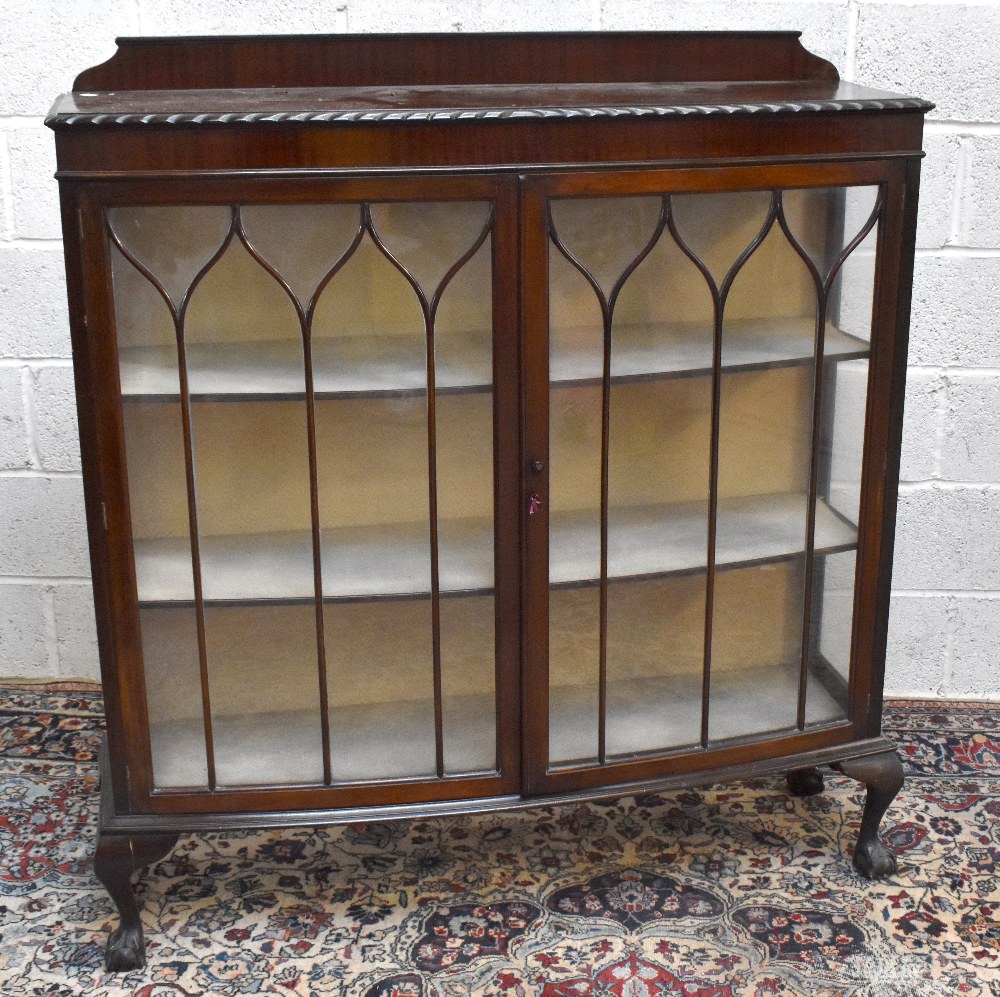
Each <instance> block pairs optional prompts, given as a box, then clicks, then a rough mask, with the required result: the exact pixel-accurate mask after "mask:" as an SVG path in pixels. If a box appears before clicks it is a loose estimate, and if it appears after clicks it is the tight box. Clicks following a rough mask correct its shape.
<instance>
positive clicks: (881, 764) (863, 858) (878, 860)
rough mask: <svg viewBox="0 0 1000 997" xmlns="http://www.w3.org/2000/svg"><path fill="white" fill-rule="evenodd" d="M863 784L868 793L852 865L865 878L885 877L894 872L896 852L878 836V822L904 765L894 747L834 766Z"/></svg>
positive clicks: (896, 788)
mask: <svg viewBox="0 0 1000 997" xmlns="http://www.w3.org/2000/svg"><path fill="white" fill-rule="evenodd" d="M835 768H837V769H839V770H840V771H841V772H843V773H844V775H846V776H850V777H851V778H852V779H857V780H858V781H859V782H862V783H864V784H865V786H866V787H867V789H868V794H867V796H866V798H865V809H864V812H863V813H862V815H861V830H860V832H859V833H858V841H857V844H856V845H855V846H854V868H855V869H857V870H858V872H859V873H860V874H861V875H862V876H864V877H865V878H866V879H885V878H886V877H887V876H893V875H895V873H896V856H895V855H894V854H893V853H892V851H891V850H890V849H889V848H887V847H886V845H885V843H884V842H883V841H882V839H881V837H880V836H879V824H880V823H881V821H882V818H883V817H884V816H885V812H886V810H888V809H889V804H890V803H892V801H893V800H894V799H895V797H896V794H897V793H898V792H899V790H900V789H901V788H902V785H903V766H902V765H901V764H900V761H899V756H898V755H897V754H896V752H895V751H883V752H881V753H880V754H877V755H866V756H864V757H862V758H851V759H848V760H847V761H844V762H840V763H839V764H837V765H836V766H835Z"/></svg>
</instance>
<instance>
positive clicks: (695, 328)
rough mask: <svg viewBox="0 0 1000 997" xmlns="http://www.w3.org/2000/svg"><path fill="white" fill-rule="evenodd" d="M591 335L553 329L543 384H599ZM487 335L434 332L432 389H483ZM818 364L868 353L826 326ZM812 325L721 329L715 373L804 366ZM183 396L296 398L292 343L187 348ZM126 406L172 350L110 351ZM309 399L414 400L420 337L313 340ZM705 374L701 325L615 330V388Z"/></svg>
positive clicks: (171, 382)
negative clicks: (404, 397) (618, 384)
mask: <svg viewBox="0 0 1000 997" xmlns="http://www.w3.org/2000/svg"><path fill="white" fill-rule="evenodd" d="M599 335H600V334H599V332H595V331H594V330H590V329H562V330H553V333H552V337H553V353H552V357H551V360H550V379H551V381H552V383H553V384H554V385H558V386H566V387H571V386H574V385H581V384H594V383H599V381H600V373H601V350H600V340H599ZM489 336H490V334H489V333H488V332H484V331H479V332H463V333H448V334H444V333H441V332H439V333H438V334H437V346H436V349H435V383H436V390H437V391H438V392H440V393H447V392H459V391H462V392H481V391H489V390H490V388H491V386H492V371H491V369H490V364H491V350H490V348H489V345H488V344H489ZM824 338H825V349H824V358H825V359H827V360H851V359H857V358H860V357H866V356H867V355H868V349H869V347H868V343H866V342H865V341H864V340H861V339H857V338H856V337H854V336H849V335H847V334H846V333H844V332H841V331H840V330H839V329H837V328H836V327H835V326H833V325H830V324H828V325H827V327H826V332H825V337H824ZM814 339H815V323H814V322H813V320H812V319H809V318H775V319H747V320H740V321H734V322H727V323H726V325H725V326H724V329H723V348H722V368H723V370H725V371H726V372H729V373H737V372H740V371H749V370H766V369H769V368H772V367H795V366H800V365H802V364H807V363H811V362H812V359H813V355H814ZM186 355H187V365H188V391H189V394H190V396H191V398H192V399H193V400H196V401H253V400H258V399H259V400H275V401H286V400H296V399H301V398H304V397H305V376H304V372H303V353H302V344H301V343H300V342H299V341H298V340H293V339H285V340H255V341H243V342H234V343H189V344H187V347H186ZM119 359H120V368H121V387H122V394H123V396H124V398H125V400H126V401H128V400H133V401H138V400H144V401H169V400H172V399H176V398H177V397H178V394H179V387H178V377H177V351H176V350H175V349H174V347H172V346H146V347H124V348H122V349H121V350H120V354H119ZM312 360H313V362H312V367H313V392H314V395H315V397H316V398H317V399H325V398H343V397H351V396H366V397H374V396H379V395H402V394H420V393H422V392H424V391H426V385H427V372H426V360H425V354H424V342H423V339H422V338H421V337H420V336H417V335H410V336H390V335H385V336H381V335H380V336H361V335H359V336H342V337H336V338H333V337H326V338H321V337H317V338H315V339H314V340H313V343H312ZM711 372H712V330H711V328H710V327H709V326H707V325H705V324H704V323H697V322H685V323H675V324H670V325H663V324H643V325H622V326H615V328H614V332H613V342H612V353H611V377H612V380H613V381H615V382H627V381H633V380H650V379H654V378H672V377H698V376H703V375H706V374H710V373H711Z"/></svg>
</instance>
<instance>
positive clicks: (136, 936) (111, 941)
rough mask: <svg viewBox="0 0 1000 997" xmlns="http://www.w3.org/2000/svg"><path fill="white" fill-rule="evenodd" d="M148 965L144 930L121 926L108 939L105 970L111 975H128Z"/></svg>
mask: <svg viewBox="0 0 1000 997" xmlns="http://www.w3.org/2000/svg"><path fill="white" fill-rule="evenodd" d="M145 965H146V943H145V940H144V939H143V937H142V928H137V927H133V926H126V925H124V924H122V925H119V926H118V927H117V928H115V930H114V931H112V932H111V936H110V937H109V938H108V947H107V948H106V949H105V952H104V968H105V969H106V970H107V971H108V972H109V973H127V972H129V971H130V970H133V969H142V968H143V967H144V966H145Z"/></svg>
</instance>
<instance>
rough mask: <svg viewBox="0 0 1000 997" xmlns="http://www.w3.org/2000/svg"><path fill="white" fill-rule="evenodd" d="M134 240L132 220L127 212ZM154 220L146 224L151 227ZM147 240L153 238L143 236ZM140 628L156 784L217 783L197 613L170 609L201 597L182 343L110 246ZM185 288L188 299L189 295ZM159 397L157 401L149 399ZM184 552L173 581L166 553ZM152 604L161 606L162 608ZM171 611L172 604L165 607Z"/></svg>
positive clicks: (158, 302) (147, 285)
mask: <svg viewBox="0 0 1000 997" xmlns="http://www.w3.org/2000/svg"><path fill="white" fill-rule="evenodd" d="M116 221H117V223H118V224H119V226H120V227H121V228H123V229H124V230H126V231H128V230H129V229H130V225H129V224H128V223H129V221H130V219H129V217H128V216H127V215H123V214H122V212H119V213H118V218H117V219H116ZM149 221H150V219H149V218H146V219H144V223H145V224H147V225H148V223H149ZM144 234H145V231H144ZM111 260H112V286H113V289H114V295H115V322H116V326H117V333H118V340H119V344H120V350H119V357H120V375H121V381H122V390H123V392H124V393H125V397H126V402H125V404H124V405H123V407H122V423H123V428H124V436H125V457H126V470H127V473H128V482H129V495H130V497H131V501H130V508H131V517H132V534H133V538H134V549H135V571H136V585H137V588H138V593H139V599H140V602H145V603H147V605H146V606H145V607H144V608H142V609H140V613H139V625H140V637H141V641H142V650H143V668H144V675H145V684H146V700H147V710H148V715H149V723H150V741H151V752H152V763H153V784H154V785H155V786H157V787H160V788H176V787H180V786H187V787H204V786H207V784H208V762H207V756H206V752H205V733H204V720H203V712H202V701H201V669H200V664H199V655H198V637H197V619H196V614H195V609H194V607H193V606H192V605H190V604H187V605H184V604H182V605H176V606H170V605H169V602H170V601H172V600H175V599H186V600H190V599H192V598H193V595H194V581H193V576H192V571H191V533H190V523H189V515H188V495H187V487H186V484H185V459H184V433H183V426H182V420H181V406H180V400H179V395H180V380H179V374H178V364H177V344H176V336H175V334H174V324H173V320H172V318H171V315H170V310H169V308H168V306H167V304H166V303H165V302H164V300H163V298H162V297H161V296H160V295H159V293H157V291H156V289H155V287H154V286H153V284H152V283H151V282H150V281H149V280H148V279H147V278H146V277H145V276H143V274H142V273H141V272H140V271H139V270H138V269H137V268H136V267H135V266H134V265H133V264H132V263H130V262H128V261H127V260H126V259H125V257H124V256H123V255H122V254H121V253H120V252H119V251H118V250H117V249H116V248H115V247H114V246H112V247H111ZM185 291H186V288H183V289H182V290H181V292H180V293H181V294H182V295H183V293H184V292H185ZM144 351H156V353H157V357H158V365H159V371H160V373H159V377H158V379H157V381H156V383H155V385H150V384H149V383H148V380H147V379H146V378H145V377H144V370H145V367H146V364H145V363H144V362H143V359H142V357H143V352H144ZM150 388H152V389H153V390H155V391H156V392H157V393H156V394H152V395H147V394H144V392H145V391H146V390H148V389H150ZM163 542H166V543H168V544H170V545H171V546H172V547H174V548H176V549H177V550H178V551H179V552H181V555H182V556H181V557H179V558H178V560H177V565H176V568H175V570H174V571H173V572H172V573H170V574H169V575H168V576H167V578H166V579H165V578H164V575H163V571H162V570H161V564H160V562H159V559H158V558H157V557H156V556H155V551H156V546H157V544H160V543H163ZM149 603H161V605H159V606H152V605H148V604H149ZM163 603H168V604H167V605H164V604H163Z"/></svg>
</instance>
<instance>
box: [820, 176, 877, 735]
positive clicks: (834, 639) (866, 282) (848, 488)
mask: <svg viewBox="0 0 1000 997" xmlns="http://www.w3.org/2000/svg"><path fill="white" fill-rule="evenodd" d="M876 196H877V188H874V187H850V188H847V189H846V191H845V192H844V195H843V201H844V211H845V218H846V221H845V226H844V231H843V233H841V240H840V241H841V242H842V244H843V249H841V252H840V253H838V257H839V256H842V254H843V252H844V250H846V247H847V246H848V245H850V243H851V242H852V241H853V240H854V239H855V238H856V237H857V236H858V234H859V233H860V232H861V231H862V230H863V228H864V226H865V224H866V223H867V222H868V220H869V218H870V216H871V213H872V208H873V205H874V203H875V199H876ZM877 239H878V226H877V225H876V226H875V227H873V228H872V230H871V231H870V232H869V234H868V235H867V236H866V237H865V238H864V239H863V240H862V241H861V242H860V244H859V245H858V246H857V247H856V248H855V249H854V250H853V251H852V252H851V253H850V255H849V256H847V258H846V261H845V262H844V263H843V266H842V267H841V269H840V271H839V273H838V274H837V275H836V277H835V279H834V280H833V282H832V287H831V291H830V303H829V312H830V315H831V320H832V321H833V322H836V325H837V327H838V330H839V332H840V333H841V334H843V335H844V336H845V337H851V340H852V343H853V347H852V351H853V352H852V357H853V358H852V359H845V360H842V361H839V362H838V360H837V358H836V357H835V356H832V355H831V353H830V352H829V351H828V352H827V356H828V357H830V359H829V360H827V362H826V363H825V364H824V377H823V391H824V398H823V406H822V416H821V422H820V434H819V454H818V465H819V466H818V475H817V522H818V521H819V515H820V512H821V511H824V510H825V511H827V513H828V515H829V516H832V517H835V519H836V522H837V523H838V525H840V527H841V529H844V530H846V531H848V532H849V533H850V534H851V535H852V536H856V531H857V524H858V520H859V514H860V510H859V504H860V500H861V469H862V459H863V455H864V422H865V410H866V406H867V398H868V373H869V362H868V349H869V345H868V344H869V343H870V341H871V324H872V308H873V304H874V294H875V262H876V261H875V247H876V245H877ZM819 534H820V531H819V527H818V526H817V540H816V549H817V556H816V559H815V567H814V573H813V582H812V601H811V607H812V608H811V615H810V635H809V645H808V647H809V662H808V664H809V675H808V691H807V697H808V698H807V706H808V707H809V709H810V711H811V709H812V706H813V703H814V702H815V701H822V700H824V699H830V700H832V701H833V702H835V703H836V705H837V710H836V714H835V715H836V717H837V718H846V717H847V716H848V712H849V702H848V688H849V681H850V662H851V641H852V633H853V619H854V584H855V567H856V561H857V555H856V551H855V550H854V549H853V548H850V547H849V548H848V549H846V550H844V551H843V552H841V553H836V552H827V551H824V550H823V544H822V538H821V536H820V535H819Z"/></svg>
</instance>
